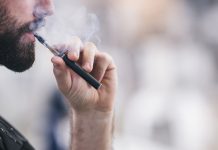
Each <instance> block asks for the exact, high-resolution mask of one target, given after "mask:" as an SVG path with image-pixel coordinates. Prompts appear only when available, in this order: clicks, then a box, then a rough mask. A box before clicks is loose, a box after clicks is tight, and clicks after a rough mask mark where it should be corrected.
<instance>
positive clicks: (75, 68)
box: [34, 33, 101, 90]
mask: <svg viewBox="0 0 218 150" xmlns="http://www.w3.org/2000/svg"><path fill="white" fill-rule="evenodd" d="M34 36H35V37H36V38H37V39H38V41H39V42H40V43H41V44H42V45H44V46H45V47H47V48H48V49H49V50H50V51H51V52H52V53H53V54H54V55H56V56H59V57H61V58H62V59H63V60H64V62H65V63H66V65H67V66H68V67H70V68H71V69H72V70H73V71H74V72H76V73H77V74H78V75H79V76H81V77H82V78H83V79H84V80H85V81H87V82H88V83H89V84H90V85H92V86H93V87H94V88H95V89H97V90H98V89H99V88H100V87H101V83H99V81H97V80H96V79H95V78H94V77H93V76H92V75H90V74H89V73H87V72H86V71H85V70H84V69H82V68H81V67H80V66H79V65H78V64H77V63H75V62H74V61H71V60H70V59H69V58H68V57H67V54H66V53H60V52H59V51H57V50H56V49H54V48H52V47H51V46H50V45H49V44H48V43H47V42H46V41H45V40H44V39H43V38H42V37H41V36H39V35H38V34H37V33H34Z"/></svg>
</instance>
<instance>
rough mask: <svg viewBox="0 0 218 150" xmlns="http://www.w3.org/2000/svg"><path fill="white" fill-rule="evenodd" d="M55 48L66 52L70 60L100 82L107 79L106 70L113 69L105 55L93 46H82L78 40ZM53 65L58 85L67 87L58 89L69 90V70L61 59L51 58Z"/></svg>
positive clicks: (110, 59) (70, 74)
mask: <svg viewBox="0 0 218 150" xmlns="http://www.w3.org/2000/svg"><path fill="white" fill-rule="evenodd" d="M56 48H61V49H62V50H67V51H68V53H67V56H68V58H69V59H70V60H72V61H75V62H77V63H78V64H79V65H80V66H81V67H82V68H83V69H84V70H86V71H87V72H89V73H91V74H92V75H93V76H94V77H95V78H96V79H97V80H99V81H100V82H101V81H102V80H103V78H104V77H107V75H106V73H107V71H108V70H110V69H113V68H115V66H114V65H113V60H112V58H111V57H110V56H109V55H108V54H106V53H102V52H99V51H98V50H97V48H96V46H95V44H93V43H91V42H87V43H85V44H84V45H83V43H82V42H81V40H80V39H79V38H76V37H74V38H72V40H70V41H69V42H68V43H67V44H65V45H61V46H59V47H56ZM52 62H53V64H54V74H55V77H56V79H57V81H58V84H59V85H67V86H66V87H59V88H61V89H63V90H66V88H69V80H70V78H72V77H73V76H72V70H70V69H69V68H68V67H67V66H66V65H65V63H64V61H63V60H62V59H61V58H57V57H54V58H52Z"/></svg>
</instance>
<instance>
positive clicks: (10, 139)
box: [0, 116, 34, 150]
mask: <svg viewBox="0 0 218 150" xmlns="http://www.w3.org/2000/svg"><path fill="white" fill-rule="evenodd" d="M1 146H2V149H3V148H5V149H3V150H34V148H33V147H32V146H31V145H30V144H29V142H28V141H27V140H26V139H25V138H24V136H23V135H22V134H21V133H20V132H18V131H17V130H16V129H15V128H14V127H13V126H12V125H11V124H9V123H8V122H7V121H6V120H5V119H4V118H3V117H1V116H0V148H1Z"/></svg>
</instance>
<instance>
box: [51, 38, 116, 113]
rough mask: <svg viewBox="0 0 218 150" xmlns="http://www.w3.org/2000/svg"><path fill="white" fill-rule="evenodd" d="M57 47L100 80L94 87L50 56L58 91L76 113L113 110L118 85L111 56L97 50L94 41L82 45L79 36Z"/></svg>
mask: <svg viewBox="0 0 218 150" xmlns="http://www.w3.org/2000/svg"><path fill="white" fill-rule="evenodd" d="M57 49H58V50H68V58H69V59H70V60H72V61H75V62H77V63H78V64H79V65H80V66H81V67H82V68H83V69H85V70H86V71H87V72H89V73H90V74H91V75H92V76H93V77H95V78H96V79H97V80H98V81H100V82H101V83H102V86H101V87H100V89H98V90H96V89H94V88H93V87H92V86H91V85H89V84H88V83H87V82H86V81H85V80H84V79H83V78H81V77H80V76H78V75H77V74H76V73H75V72H74V71H73V70H71V69H70V68H68V67H67V66H66V65H65V63H64V61H63V60H62V58H60V57H57V56H55V57H53V58H52V62H53V65H54V75H55V77H56V80H57V84H58V87H59V89H60V90H61V92H62V93H63V94H64V95H65V97H66V98H67V99H68V100H69V102H70V104H71V106H72V108H73V109H74V110H75V111H76V112H83V111H90V110H96V111H101V112H112V110H113V105H114V98H115V91H116V86H117V77H116V75H117V73H116V67H115V65H114V63H113V60H112V58H111V57H110V56H109V55H108V54H106V53H103V52H100V51H98V49H97V48H96V46H95V45H94V44H93V43H90V42H87V43H85V44H84V45H83V43H82V42H81V40H80V39H79V38H72V40H71V41H69V42H68V43H66V44H64V45H60V46H57Z"/></svg>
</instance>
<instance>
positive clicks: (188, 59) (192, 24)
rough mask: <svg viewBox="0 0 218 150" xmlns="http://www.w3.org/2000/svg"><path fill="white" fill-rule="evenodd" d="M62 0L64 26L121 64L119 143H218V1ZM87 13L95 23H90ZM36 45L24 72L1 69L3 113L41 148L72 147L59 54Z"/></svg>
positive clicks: (131, 147) (200, 148)
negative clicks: (54, 59) (57, 71)
mask: <svg viewBox="0 0 218 150" xmlns="http://www.w3.org/2000/svg"><path fill="white" fill-rule="evenodd" d="M55 4H56V9H57V12H56V14H57V15H60V16H61V15H62V17H60V16H59V18H61V19H62V20H64V21H66V23H63V22H62V21H59V23H60V22H61V23H63V24H64V25H62V26H64V27H65V26H70V27H73V28H74V32H73V33H72V32H71V34H72V35H74V34H75V35H77V34H78V36H81V38H82V39H83V40H91V41H92V40H93V41H95V42H96V43H97V45H98V47H99V49H100V50H102V51H105V52H108V53H109V54H111V55H112V56H113V58H114V60H115V62H116V64H117V66H118V77H119V88H118V94H117V98H116V110H115V113H116V122H115V127H116V131H115V133H114V142H113V147H114V149H115V150H124V149H125V150H145V149H149V150H217V149H218V109H217V107H218V101H217V98H218V93H217V90H218V51H217V48H218V31H217V29H216V27H218V1H216V0H155V1H154V0H104V1H102V0H89V1H87V0H61V1H59V0H56V1H55ZM78 13H79V14H80V15H77V14H78ZM81 13H82V14H83V15H81ZM86 13H87V14H86ZM89 13H91V14H89ZM93 13H94V14H95V15H94V17H93ZM66 14H67V15H66ZM63 16H65V17H63ZM86 16H91V18H92V20H94V25H93V22H91V23H88V25H87V26H84V20H83V19H84V17H86ZM88 18H89V17H88ZM93 18H94V19H93ZM96 18H98V19H97V20H96ZM86 19H87V18H86ZM81 20H82V21H81ZM85 22H86V23H87V20H85ZM48 25H50V26H52V25H54V22H53V23H52V22H50V23H48ZM62 26H61V27H62ZM78 26H80V27H81V26H82V28H81V29H78ZM90 27H91V29H89V28H90ZM90 30H91V31H90ZM93 30H94V31H93ZM59 31H60V30H58V32H59ZM77 31H79V32H77ZM92 31H93V32H95V34H93V35H92V38H91V37H90V38H88V39H87V38H86V37H87V35H86V36H85V35H84V34H87V32H92ZM89 36H91V35H89ZM52 37H53V38H55V36H52ZM36 49H37V51H36V53H37V57H36V62H35V64H34V66H33V67H32V68H31V69H30V70H29V71H27V72H25V73H22V74H18V73H13V72H11V71H8V70H7V69H5V68H4V67H1V68H0V83H1V85H0V114H1V115H2V116H4V118H6V119H7V120H8V121H9V122H11V124H13V125H14V126H15V127H16V128H18V129H19V130H20V131H21V132H22V133H23V134H24V135H25V136H26V137H27V138H28V139H29V141H31V143H32V144H33V145H34V146H35V148H36V149H40V150H66V149H67V147H68V146H67V145H68V144H69V125H68V123H69V121H68V113H67V109H68V108H67V106H66V104H65V103H64V100H63V97H62V96H61V94H60V93H59V92H58V90H57V87H56V82H55V79H54V77H53V73H52V64H51V63H50V58H51V56H52V55H51V54H50V53H49V52H48V51H47V50H45V48H44V47H42V46H40V45H39V44H38V43H37V45H36Z"/></svg>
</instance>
